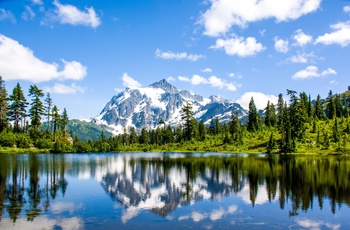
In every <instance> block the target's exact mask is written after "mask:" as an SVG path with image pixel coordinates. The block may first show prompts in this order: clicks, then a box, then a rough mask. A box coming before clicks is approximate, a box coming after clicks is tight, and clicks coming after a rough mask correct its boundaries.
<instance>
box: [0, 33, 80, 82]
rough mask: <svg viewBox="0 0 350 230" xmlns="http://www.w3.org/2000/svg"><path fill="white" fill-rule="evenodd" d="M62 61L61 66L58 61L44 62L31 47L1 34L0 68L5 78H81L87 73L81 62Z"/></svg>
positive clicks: (32, 79) (37, 80) (40, 79)
mask: <svg viewBox="0 0 350 230" xmlns="http://www.w3.org/2000/svg"><path fill="white" fill-rule="evenodd" d="M61 61H62V62H63V66H61V67H60V66H59V65H58V64H56V63H47V62H44V61H42V60H40V59H39V58H37V57H36V56H35V55H34V52H33V51H32V50H31V49H30V48H27V47H24V46H23V45H21V44H19V42H18V41H15V40H13V39H11V38H8V37H6V36H4V35H2V34H0V69H1V75H2V77H3V78H4V79H5V80H28V81H31V82H44V81H50V80H53V79H59V80H68V79H70V80H81V79H83V78H84V77H85V76H86V75H87V68H86V67H85V66H83V65H82V64H81V63H79V62H77V61H72V62H68V61H65V60H64V59H61ZM59 69H62V70H61V71H60V70H59Z"/></svg>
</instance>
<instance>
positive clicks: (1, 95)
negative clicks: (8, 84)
mask: <svg viewBox="0 0 350 230" xmlns="http://www.w3.org/2000/svg"><path fill="white" fill-rule="evenodd" d="M7 101H8V98H7V91H6V88H5V81H4V80H2V77H1V76H0V133H1V132H2V131H3V130H4V129H5V128H6V127H7V106H8V102H7Z"/></svg>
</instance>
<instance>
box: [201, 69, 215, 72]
mask: <svg viewBox="0 0 350 230" xmlns="http://www.w3.org/2000/svg"><path fill="white" fill-rule="evenodd" d="M201 72H203V73H211V72H213V70H212V69H210V68H205V69H201Z"/></svg>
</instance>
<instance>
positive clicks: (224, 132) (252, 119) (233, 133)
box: [0, 77, 350, 153]
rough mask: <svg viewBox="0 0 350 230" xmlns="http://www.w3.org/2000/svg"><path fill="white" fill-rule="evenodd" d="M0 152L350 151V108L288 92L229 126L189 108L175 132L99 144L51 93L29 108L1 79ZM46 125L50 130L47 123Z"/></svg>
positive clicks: (35, 92)
mask: <svg viewBox="0 0 350 230" xmlns="http://www.w3.org/2000/svg"><path fill="white" fill-rule="evenodd" d="M0 83H1V84H0V114H1V115H0V146H3V147H4V146H8V147H13V146H16V147H20V148H25V147H30V146H34V147H37V148H39V149H50V150H51V151H52V152H109V151H158V150H159V151H173V150H178V151H246V150H251V149H256V150H257V151H260V152H268V153H276V152H279V153H291V152H297V151H299V150H303V151H317V150H330V151H347V152H348V151H350V149H349V146H348V143H347V142H348V135H349V134H350V127H349V126H350V125H349V124H350V122H349V103H350V97H349V96H347V94H342V95H340V94H336V95H333V93H332V91H330V92H329V94H328V97H327V98H326V99H321V97H320V95H318V96H317V98H316V100H312V99H311V97H310V95H307V94H306V93H305V92H302V93H299V94H298V93H297V92H296V91H294V90H287V98H289V101H288V103H287V101H285V99H284V96H283V94H279V96H278V101H277V104H276V105H274V104H273V103H271V102H270V101H268V102H267V105H266V107H265V108H264V110H260V111H259V110H258V109H257V107H256V105H255V102H254V98H253V97H252V98H251V100H250V102H249V108H248V114H247V116H246V118H245V119H241V118H240V117H239V115H238V113H237V112H235V113H232V115H231V119H230V121H229V122H222V121H220V119H219V117H217V116H216V117H213V118H212V119H211V120H210V122H209V123H208V124H205V123H204V121H203V120H201V121H198V120H197V119H196V118H195V117H194V111H193V107H192V105H191V103H190V102H187V103H186V104H184V105H183V107H182V109H181V123H180V124H179V125H178V126H176V127H171V126H170V125H167V124H166V123H165V122H164V121H163V120H161V121H160V122H159V124H158V127H157V128H156V129H151V130H149V129H146V128H142V129H141V130H136V128H135V127H125V128H124V132H123V134H120V135H116V136H112V137H109V138H106V136H105V133H104V132H103V131H102V132H101V135H100V138H99V140H89V141H87V142H83V141H81V140H80V139H79V138H78V136H77V135H75V134H74V132H73V131H72V130H70V131H68V130H67V129H66V126H67V124H68V122H69V118H68V115H67V111H66V109H64V110H63V112H62V113H61V114H60V113H59V110H58V108H57V106H55V105H53V101H52V98H51V96H50V94H49V93H47V94H46V97H45V98H44V93H43V91H42V90H40V89H39V88H38V87H37V86H35V85H31V86H30V88H29V92H28V96H29V97H30V98H31V102H30V103H28V102H27V101H26V99H25V97H24V94H23V91H22V89H21V87H20V84H19V83H18V84H17V85H16V87H15V88H14V89H13V91H12V94H11V95H9V96H7V92H6V89H5V84H4V81H3V80H2V78H1V77H0ZM43 120H45V121H46V122H45V124H44V125H43V124H42V121H43Z"/></svg>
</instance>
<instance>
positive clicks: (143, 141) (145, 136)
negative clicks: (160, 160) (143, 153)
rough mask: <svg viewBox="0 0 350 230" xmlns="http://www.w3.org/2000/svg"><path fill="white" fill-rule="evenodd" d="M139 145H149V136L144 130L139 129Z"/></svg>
mask: <svg viewBox="0 0 350 230" xmlns="http://www.w3.org/2000/svg"><path fill="white" fill-rule="evenodd" d="M139 142H140V144H149V134H148V132H147V130H146V128H142V129H141V135H140V140H139Z"/></svg>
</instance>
